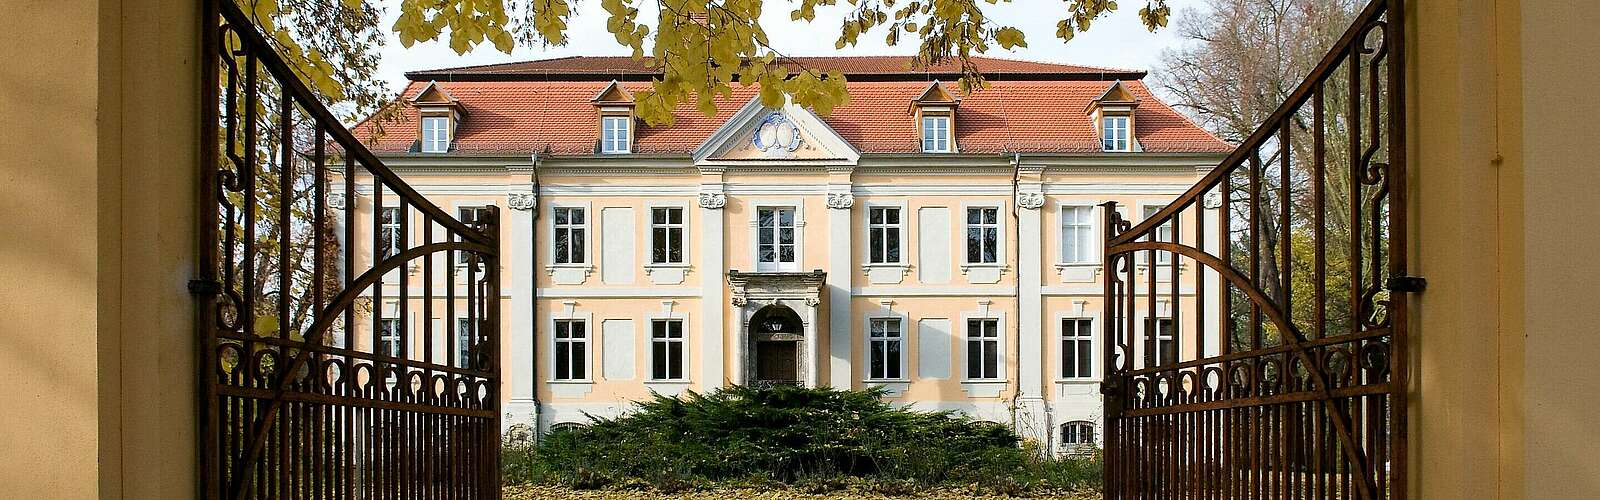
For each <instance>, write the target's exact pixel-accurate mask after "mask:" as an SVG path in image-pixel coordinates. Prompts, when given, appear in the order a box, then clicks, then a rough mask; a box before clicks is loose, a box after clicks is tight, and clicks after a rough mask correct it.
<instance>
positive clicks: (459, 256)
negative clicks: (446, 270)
mask: <svg viewBox="0 0 1600 500" xmlns="http://www.w3.org/2000/svg"><path fill="white" fill-rule="evenodd" d="M491 206H494V203H489V202H481V203H462V204H459V205H456V206H455V209H456V213H455V216H456V220H458V221H460V222H461V223H462V224H466V225H467V227H472V223H471V222H468V221H467V219H466V218H465V217H463V216H462V215H463V214H462V212H464V211H467V210H485V209H488V208H489V207H491ZM554 234H555V233H551V235H552V236H554ZM434 243H439V240H437V239H435V240H434ZM455 254H456V261H455V262H453V263H452V264H455V266H456V267H463V268H464V267H466V266H467V252H463V251H457V252H455ZM463 276H464V275H463Z"/></svg>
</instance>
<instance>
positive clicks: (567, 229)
mask: <svg viewBox="0 0 1600 500" xmlns="http://www.w3.org/2000/svg"><path fill="white" fill-rule="evenodd" d="M583 215H584V209H583V207H555V238H554V239H555V246H556V248H555V250H556V251H555V259H554V260H555V263H556V264H582V263H583V257H584V255H586V254H587V252H586V251H585V248H586V247H584V244H585V242H584V238H583V236H584V234H583V233H584V227H585V224H584V222H583Z"/></svg>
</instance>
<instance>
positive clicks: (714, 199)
mask: <svg viewBox="0 0 1600 500" xmlns="http://www.w3.org/2000/svg"><path fill="white" fill-rule="evenodd" d="M727 205H728V195H726V194H722V193H718V192H713V191H701V192H700V208H709V209H713V210H715V209H719V208H722V207H725V206H727ZM735 305H738V304H735Z"/></svg>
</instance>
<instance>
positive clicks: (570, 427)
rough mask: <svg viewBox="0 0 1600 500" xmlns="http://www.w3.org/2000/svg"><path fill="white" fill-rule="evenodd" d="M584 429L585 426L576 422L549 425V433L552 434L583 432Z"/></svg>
mask: <svg viewBox="0 0 1600 500" xmlns="http://www.w3.org/2000/svg"><path fill="white" fill-rule="evenodd" d="M584 427H587V426H586V425H583V424H580V423H577V422H562V423H559V424H551V425H550V432H551V433H552V434H553V433H557V432H577V431H580V430H583V428H584Z"/></svg>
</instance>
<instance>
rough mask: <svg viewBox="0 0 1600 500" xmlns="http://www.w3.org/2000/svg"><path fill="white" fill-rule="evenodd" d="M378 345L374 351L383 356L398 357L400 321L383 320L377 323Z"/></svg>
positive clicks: (396, 319) (395, 319) (394, 319)
mask: <svg viewBox="0 0 1600 500" xmlns="http://www.w3.org/2000/svg"><path fill="white" fill-rule="evenodd" d="M378 327H379V328H382V331H379V332H378V345H377V346H376V347H377V349H374V351H375V352H376V353H377V354H382V355H384V356H392V357H396V358H398V357H400V320H399V319H398V318H384V319H382V320H380V321H379V323H378Z"/></svg>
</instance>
